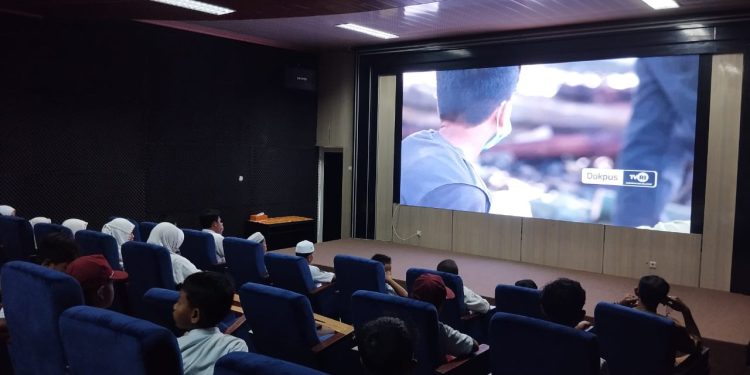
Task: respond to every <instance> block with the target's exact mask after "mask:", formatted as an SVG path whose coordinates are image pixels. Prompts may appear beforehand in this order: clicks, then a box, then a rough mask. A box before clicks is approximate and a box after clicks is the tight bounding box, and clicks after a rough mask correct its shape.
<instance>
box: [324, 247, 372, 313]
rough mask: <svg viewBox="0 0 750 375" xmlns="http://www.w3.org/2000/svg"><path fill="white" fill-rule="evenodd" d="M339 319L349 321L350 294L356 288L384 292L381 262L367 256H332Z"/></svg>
mask: <svg viewBox="0 0 750 375" xmlns="http://www.w3.org/2000/svg"><path fill="white" fill-rule="evenodd" d="M333 268H334V269H335V271H336V287H337V288H338V297H339V313H340V315H341V320H343V321H344V322H347V323H349V322H351V320H352V318H351V299H352V294H354V292H356V291H358V290H369V291H373V292H380V293H385V270H384V268H383V264H382V263H380V262H377V261H374V260H370V259H367V258H360V257H355V256H351V255H343V254H341V255H336V256H335V257H334V258H333Z"/></svg>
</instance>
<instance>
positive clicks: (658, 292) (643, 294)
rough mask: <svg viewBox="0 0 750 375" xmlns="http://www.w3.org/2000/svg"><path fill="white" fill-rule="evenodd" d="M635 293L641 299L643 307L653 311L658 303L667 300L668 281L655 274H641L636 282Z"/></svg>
mask: <svg viewBox="0 0 750 375" xmlns="http://www.w3.org/2000/svg"><path fill="white" fill-rule="evenodd" d="M635 294H636V295H637V296H638V299H640V300H641V304H642V305H643V307H645V308H646V309H647V310H651V311H653V310H656V307H657V306H658V305H659V304H660V303H664V302H665V301H666V300H667V295H668V294H669V283H667V281H666V280H664V279H662V278H661V277H659V276H656V275H649V276H643V277H641V280H640V281H639V282H638V288H637V289H636V290H635Z"/></svg>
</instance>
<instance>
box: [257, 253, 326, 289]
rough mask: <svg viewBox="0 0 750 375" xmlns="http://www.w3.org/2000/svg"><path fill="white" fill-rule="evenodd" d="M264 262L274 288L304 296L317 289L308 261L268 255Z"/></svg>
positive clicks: (295, 257)
mask: <svg viewBox="0 0 750 375" xmlns="http://www.w3.org/2000/svg"><path fill="white" fill-rule="evenodd" d="M264 260H265V263H266V267H268V274H269V275H270V276H271V282H272V283H273V285H274V286H276V287H279V288H282V289H286V290H291V291H292V292H295V293H300V294H304V295H307V294H308V293H310V291H311V290H313V289H315V282H313V279H312V274H310V266H309V265H308V264H307V259H305V258H302V257H298V256H294V255H287V254H281V253H266V255H265V256H264Z"/></svg>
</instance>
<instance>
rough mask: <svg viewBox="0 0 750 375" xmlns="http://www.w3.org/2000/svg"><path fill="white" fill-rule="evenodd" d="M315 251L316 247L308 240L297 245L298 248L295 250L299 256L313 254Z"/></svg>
mask: <svg viewBox="0 0 750 375" xmlns="http://www.w3.org/2000/svg"><path fill="white" fill-rule="evenodd" d="M313 251H315V246H313V243H312V242H310V241H308V240H304V241H301V242H299V243H297V247H296V248H295V249H294V252H295V253H297V254H312V253H313Z"/></svg>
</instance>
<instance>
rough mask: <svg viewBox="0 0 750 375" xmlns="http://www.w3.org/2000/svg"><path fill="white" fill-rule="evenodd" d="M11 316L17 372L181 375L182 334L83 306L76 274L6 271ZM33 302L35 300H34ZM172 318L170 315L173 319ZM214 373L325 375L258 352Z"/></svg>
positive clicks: (223, 363)
mask: <svg viewBox="0 0 750 375" xmlns="http://www.w3.org/2000/svg"><path fill="white" fill-rule="evenodd" d="M2 271H3V272H2V276H1V278H2V279H1V282H2V284H3V285H8V286H22V287H6V288H4V294H5V300H6V303H5V313H6V318H7V319H8V322H9V327H12V331H11V335H12V338H13V339H12V344H11V345H10V346H9V348H10V351H11V355H12V358H13V365H14V368H15V371H16V373H18V374H26V373H28V374H49V375H55V374H60V375H62V374H72V375H94V374H96V375H100V374H105V373H106V374H129V375H139V374H144V375H145V374H149V375H151V374H153V375H157V374H159V375H169V374H182V357H181V355H180V350H179V348H178V346H177V341H176V338H175V335H174V334H172V333H171V332H170V331H169V330H167V329H165V328H164V327H162V326H159V325H157V324H154V323H151V322H148V321H145V320H141V319H138V318H134V317H130V316H127V315H123V314H120V313H117V312H113V311H109V310H104V309H99V308H94V307H88V306H82V304H83V297H82V292H81V289H80V286H79V285H78V283H77V282H76V281H75V280H74V279H73V278H72V277H70V276H68V275H66V274H64V273H61V272H57V271H53V270H49V269H46V268H44V267H41V266H37V265H35V264H32V263H28V262H19V261H13V262H9V263H8V264H6V265H5V266H4V267H3V270H2ZM29 301H33V303H29ZM170 315H171V314H170ZM215 374H226V375H240V374H266V375H282V374H322V373H321V372H319V371H315V370H312V369H309V368H305V367H302V366H299V365H296V364H293V363H288V362H285V361H282V360H278V359H274V358H270V357H266V356H263V355H259V354H253V353H232V354H229V355H227V356H225V357H223V358H221V359H220V360H219V361H218V362H217V365H216V368H215Z"/></svg>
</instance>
